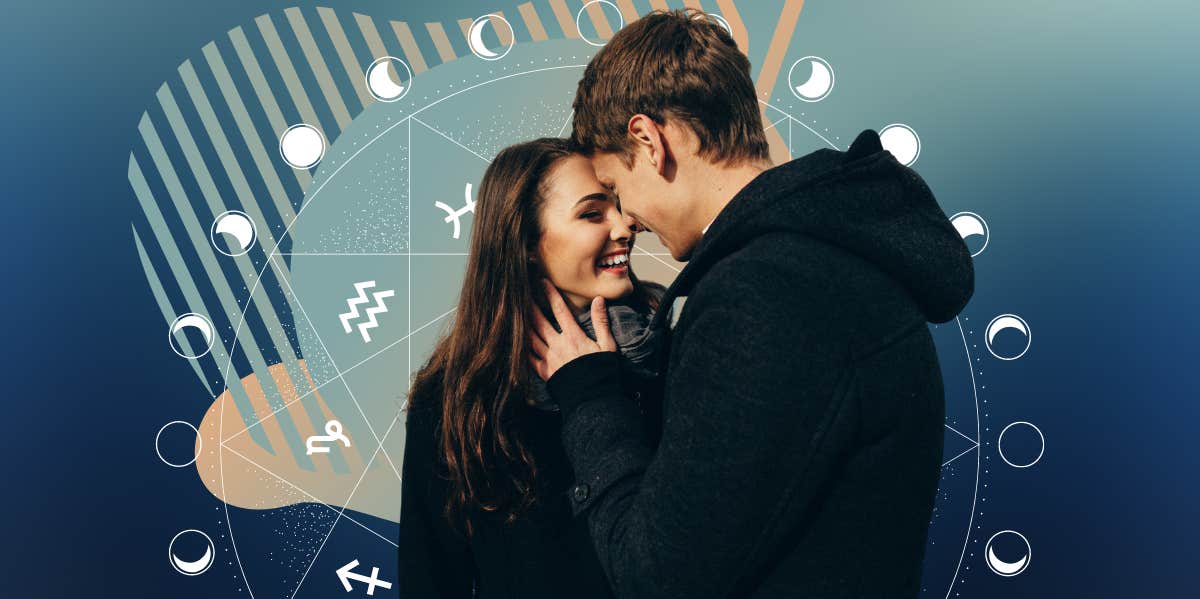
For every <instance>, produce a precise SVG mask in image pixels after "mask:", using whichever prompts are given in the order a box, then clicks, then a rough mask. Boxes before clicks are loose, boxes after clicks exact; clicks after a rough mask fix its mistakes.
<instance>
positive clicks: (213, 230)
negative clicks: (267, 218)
mask: <svg viewBox="0 0 1200 599" xmlns="http://www.w3.org/2000/svg"><path fill="white" fill-rule="evenodd" d="M230 214H240V215H242V216H244V217H246V220H247V221H248V222H249V223H250V232H252V233H254V238H253V239H251V240H250V245H248V246H246V249H244V250H242V251H240V252H238V253H236V254H230V253H229V252H227V251H225V250H223V249H221V246H219V245H217V223H218V222H220V221H221V219H222V218H225V217H226V216H227V215H230ZM208 239H209V240H210V241H212V244H213V248H215V249H216V250H217V251H218V252H221V253H222V254H225V255H226V256H229V257H232V258H236V257H238V256H241V255H243V254H245V253H246V252H249V251H250V250H251V249H252V248H254V244H255V243H257V242H258V225H255V224H254V219H252V218H250V215H249V214H246V213H245V212H242V211H241V210H226V211H225V212H222V213H220V214H218V215H217V217H216V218H214V219H213V222H212V226H210V227H209V228H208Z"/></svg>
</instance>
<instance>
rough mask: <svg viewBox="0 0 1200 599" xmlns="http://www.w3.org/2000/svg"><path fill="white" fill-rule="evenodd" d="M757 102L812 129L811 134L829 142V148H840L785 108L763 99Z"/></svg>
mask: <svg viewBox="0 0 1200 599" xmlns="http://www.w3.org/2000/svg"><path fill="white" fill-rule="evenodd" d="M758 103H759V104H762V105H763V106H770V107H771V108H773V109H775V110H776V111H778V112H779V113H780V114H787V115H788V118H789V119H791V121H794V122H796V123H798V124H799V125H800V126H801V127H804V128H805V129H808V130H809V131H812V132H813V135H816V136H817V137H820V138H821V141H824V142H825V143H827V144H829V147H831V148H833V149H835V150H841V148H839V147H837V146H836V145H835V144H834V143H833V142H832V141H829V140H828V139H826V137H825V136H824V135H821V134H820V133H817V130H816V129H813V128H812V127H809V126H808V125H805V124H804V122H803V121H801V120H799V119H797V118H796V117H794V116H792V115H790V114H788V113H787V111H786V110H783V109H781V108H779V107H778V106H771V104H770V103H768V102H766V101H764V100H759V101H758ZM791 121H789V123H788V126H789V127H790V126H791ZM788 137H789V139H788V149H789V150H790V149H791V146H792V140H791V139H790V138H791V136H788Z"/></svg>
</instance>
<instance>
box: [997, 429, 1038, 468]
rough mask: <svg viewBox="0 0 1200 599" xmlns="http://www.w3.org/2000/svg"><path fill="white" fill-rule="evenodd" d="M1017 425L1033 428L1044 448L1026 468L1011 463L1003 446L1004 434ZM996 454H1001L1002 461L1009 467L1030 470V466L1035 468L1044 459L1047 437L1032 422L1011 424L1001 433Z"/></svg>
mask: <svg viewBox="0 0 1200 599" xmlns="http://www.w3.org/2000/svg"><path fill="white" fill-rule="evenodd" d="M1017 424H1025V425H1029V426H1030V427H1032V428H1033V430H1034V431H1036V432H1037V434H1038V439H1039V440H1041V442H1042V448H1041V449H1040V450H1038V454H1037V457H1036V458H1033V461H1032V462H1029V463H1028V464H1025V465H1024V466H1019V465H1017V464H1014V463H1012V462H1010V461H1009V460H1008V458H1007V457H1005V456H1004V445H1003V443H1004V433H1006V432H1008V429H1010V428H1012V427H1013V426H1014V425H1017ZM996 453H998V454H1000V459H1002V460H1004V463H1005V464H1008V465H1009V466H1012V467H1013V468H1029V467H1030V466H1033V465H1034V464H1036V463H1038V461H1039V460H1041V459H1042V455H1043V454H1045V453H1046V436H1045V435H1043V434H1042V429H1040V428H1038V427H1037V425H1036V424H1034V423H1032V422H1026V421H1024V420H1018V421H1016V422H1012V423H1009V425H1008V426H1006V427H1004V429H1003V430H1001V431H1000V436H998V437H996Z"/></svg>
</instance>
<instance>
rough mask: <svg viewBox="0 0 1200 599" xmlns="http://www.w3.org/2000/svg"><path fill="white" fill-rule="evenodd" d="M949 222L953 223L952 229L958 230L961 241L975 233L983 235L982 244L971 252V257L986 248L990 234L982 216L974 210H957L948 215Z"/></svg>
mask: <svg viewBox="0 0 1200 599" xmlns="http://www.w3.org/2000/svg"><path fill="white" fill-rule="evenodd" d="M950 224H952V225H954V230H955V231H958V236H959V237H962V239H963V241H966V240H967V238H968V237H972V236H975V235H979V236H981V237H983V245H982V246H980V247H979V249H977V250H975V251H973V252H971V257H972V258H974V257H975V256H978V255H979V254H982V253H983V250H985V249H987V244H988V240H989V237H990V234H989V232H988V226H987V222H986V221H984V220H983V217H981V216H979V215H978V214H975V213H974V212H959V213H958V214H955V215H954V216H951V217H950ZM973 243H974V242H973Z"/></svg>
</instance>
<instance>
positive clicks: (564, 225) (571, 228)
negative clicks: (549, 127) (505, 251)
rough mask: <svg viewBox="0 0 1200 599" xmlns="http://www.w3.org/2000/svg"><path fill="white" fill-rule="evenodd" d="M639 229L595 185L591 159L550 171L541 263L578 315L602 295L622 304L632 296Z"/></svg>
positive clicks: (565, 162)
mask: <svg viewBox="0 0 1200 599" xmlns="http://www.w3.org/2000/svg"><path fill="white" fill-rule="evenodd" d="M634 226H635V223H634V220H633V218H631V217H628V216H625V215H622V214H621V211H620V209H619V207H618V205H617V202H616V200H615V199H614V198H613V197H612V196H610V195H609V194H608V193H607V192H606V191H605V189H604V187H602V186H601V185H600V182H599V181H597V180H596V173H595V172H594V171H593V170H592V164H591V162H590V161H588V159H587V158H584V157H583V156H579V155H571V156H568V157H566V158H563V159H562V160H559V161H558V163H557V164H556V165H555V166H554V167H553V168H552V169H551V170H550V173H549V175H548V176H547V185H546V192H545V202H544V203H543V205H542V211H541V228H542V238H541V239H540V240H539V242H538V260H539V261H540V262H541V264H542V267H543V268H544V269H545V271H546V274H547V276H548V277H549V278H550V282H551V283H553V284H554V286H555V287H558V288H559V289H560V290H561V291H562V292H563V296H564V297H566V299H567V301H568V302H570V303H571V306H572V307H573V308H574V309H575V311H576V313H579V312H582V311H584V310H587V309H588V306H590V305H591V302H592V298H594V297H596V296H597V295H599V296H602V297H604V298H605V299H618V298H621V297H623V296H625V295H627V294H629V293H631V292H632V291H633V281H632V279H630V277H629V253H630V252H631V251H633V241H634V237H635V234H634V231H633V227H634Z"/></svg>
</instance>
